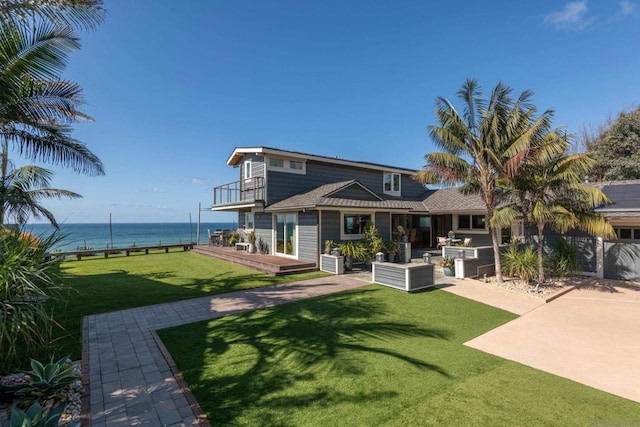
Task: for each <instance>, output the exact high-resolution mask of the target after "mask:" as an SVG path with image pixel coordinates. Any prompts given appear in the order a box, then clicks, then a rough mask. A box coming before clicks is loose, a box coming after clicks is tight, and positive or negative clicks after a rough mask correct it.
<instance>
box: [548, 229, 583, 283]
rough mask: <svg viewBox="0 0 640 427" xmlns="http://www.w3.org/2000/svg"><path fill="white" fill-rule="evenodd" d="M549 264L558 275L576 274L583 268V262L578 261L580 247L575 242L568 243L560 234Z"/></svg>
mask: <svg viewBox="0 0 640 427" xmlns="http://www.w3.org/2000/svg"><path fill="white" fill-rule="evenodd" d="M547 265H548V268H549V269H550V270H551V271H552V272H553V273H554V274H556V275H558V276H565V275H567V273H571V274H574V273H576V272H578V271H580V270H582V264H580V261H578V248H577V247H576V245H575V244H573V243H571V244H569V243H567V241H566V240H565V239H564V238H563V237H561V236H558V239H557V240H556V244H555V247H554V249H553V251H552V252H551V255H550V256H549V258H548V261H547Z"/></svg>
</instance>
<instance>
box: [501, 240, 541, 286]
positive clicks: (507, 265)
mask: <svg viewBox="0 0 640 427" xmlns="http://www.w3.org/2000/svg"><path fill="white" fill-rule="evenodd" d="M502 268H503V271H504V273H505V274H506V275H508V276H511V277H517V278H518V279H520V280H521V281H522V282H524V283H527V284H529V283H530V282H531V280H533V278H534V277H536V276H537V275H538V255H537V254H536V253H535V252H534V250H533V249H531V247H528V246H527V247H525V248H522V249H521V248H518V247H517V246H510V247H509V248H508V249H507V250H506V251H505V252H504V253H503V254H502Z"/></svg>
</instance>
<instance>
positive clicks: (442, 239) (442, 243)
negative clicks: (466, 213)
mask: <svg viewBox="0 0 640 427" xmlns="http://www.w3.org/2000/svg"><path fill="white" fill-rule="evenodd" d="M443 246H447V238H446V237H438V243H437V244H436V249H440V248H442V247H443Z"/></svg>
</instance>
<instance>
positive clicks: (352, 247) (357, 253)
mask: <svg viewBox="0 0 640 427" xmlns="http://www.w3.org/2000/svg"><path fill="white" fill-rule="evenodd" d="M339 248H340V252H341V253H342V255H344V256H345V257H349V258H352V259H353V260H354V261H365V260H366V259H367V256H369V252H368V251H367V248H366V247H365V246H364V245H363V244H362V243H361V242H354V241H352V240H347V241H346V242H342V243H340V245H339Z"/></svg>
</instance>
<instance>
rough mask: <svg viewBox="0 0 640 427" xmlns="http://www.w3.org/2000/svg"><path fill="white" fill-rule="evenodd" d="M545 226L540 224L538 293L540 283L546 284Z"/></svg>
mask: <svg viewBox="0 0 640 427" xmlns="http://www.w3.org/2000/svg"><path fill="white" fill-rule="evenodd" d="M543 243H544V224H540V223H538V283H536V293H537V292H538V287H539V286H540V283H542V282H544V262H543V255H544V254H543V251H542V249H543V246H542V245H543Z"/></svg>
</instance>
